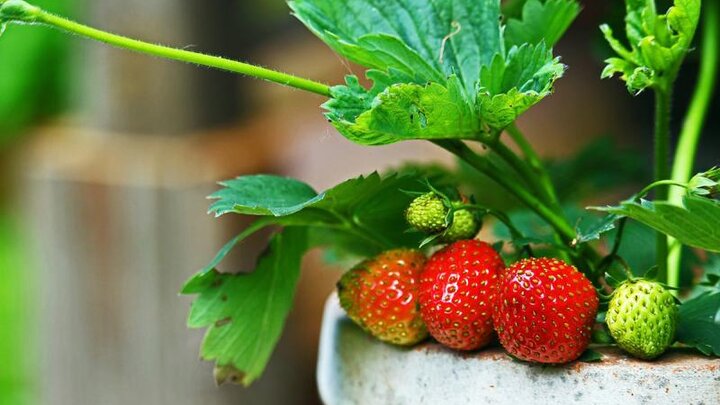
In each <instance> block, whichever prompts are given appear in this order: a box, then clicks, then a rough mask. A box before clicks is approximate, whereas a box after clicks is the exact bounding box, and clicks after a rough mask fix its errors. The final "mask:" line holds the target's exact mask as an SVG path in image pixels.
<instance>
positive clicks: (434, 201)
mask: <svg viewBox="0 0 720 405" xmlns="http://www.w3.org/2000/svg"><path fill="white" fill-rule="evenodd" d="M447 214H448V208H447V207H446V206H445V203H444V202H443V200H442V198H440V196H439V195H437V194H436V193H434V192H429V193H427V194H423V195H421V196H420V197H417V198H416V199H414V200H413V201H412V202H411V203H410V206H408V208H407V210H406V211H405V219H406V220H407V222H408V224H410V226H412V227H413V228H415V229H417V230H418V231H421V232H425V233H438V232H441V231H443V230H444V229H445V227H446V224H445V218H446V217H447Z"/></svg>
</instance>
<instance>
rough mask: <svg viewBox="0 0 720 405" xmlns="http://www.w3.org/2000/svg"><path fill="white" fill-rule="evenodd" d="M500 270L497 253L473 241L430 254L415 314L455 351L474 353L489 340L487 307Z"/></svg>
mask: <svg viewBox="0 0 720 405" xmlns="http://www.w3.org/2000/svg"><path fill="white" fill-rule="evenodd" d="M504 267H505V264H504V263H503V260H502V258H501V257H500V255H499V254H498V253H497V252H496V251H495V250H493V248H492V247H491V246H490V245H488V244H487V243H484V242H480V241H477V240H464V241H459V242H455V243H453V244H451V245H448V246H446V247H445V248H443V249H442V250H440V251H438V252H436V253H435V254H434V255H432V257H431V258H430V260H429V261H428V263H427V264H426V265H425V270H423V272H422V274H421V275H420V293H419V294H420V295H419V301H420V312H421V313H422V318H423V320H424V321H425V324H426V325H427V328H428V331H429V332H430V335H432V337H434V338H435V339H436V340H437V341H438V342H440V343H442V344H443V345H445V346H447V347H450V348H453V349H458V350H475V349H478V348H480V347H482V346H484V345H486V344H488V343H489V342H490V340H491V339H492V336H493V327H492V308H493V302H494V301H495V299H496V297H497V281H498V278H499V276H500V272H501V271H502V269H503V268H504Z"/></svg>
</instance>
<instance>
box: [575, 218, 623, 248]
mask: <svg viewBox="0 0 720 405" xmlns="http://www.w3.org/2000/svg"><path fill="white" fill-rule="evenodd" d="M618 219H620V217H619V216H617V215H615V214H610V215H605V216H604V217H602V218H600V219H598V220H596V221H594V222H592V223H591V224H590V225H589V226H587V227H585V226H582V225H583V224H582V223H580V224H578V226H577V227H576V228H575V232H576V233H577V237H576V238H575V240H576V242H577V243H587V242H590V241H593V240H598V239H600V235H602V234H604V233H605V232H609V231H611V230H613V229H615V221H617V220H618Z"/></svg>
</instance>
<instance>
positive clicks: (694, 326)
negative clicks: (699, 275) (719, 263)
mask: <svg viewBox="0 0 720 405" xmlns="http://www.w3.org/2000/svg"><path fill="white" fill-rule="evenodd" d="M676 337H677V340H678V342H680V343H683V344H686V345H689V346H692V347H695V348H696V349H698V350H699V351H700V352H702V353H703V354H705V355H715V356H720V291H716V292H706V293H704V294H702V295H699V296H697V297H695V298H693V299H690V300H688V301H685V302H684V303H683V304H682V305H680V313H679V317H678V329H677V336H676Z"/></svg>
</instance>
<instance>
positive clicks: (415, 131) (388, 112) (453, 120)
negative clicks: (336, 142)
mask: <svg viewBox="0 0 720 405" xmlns="http://www.w3.org/2000/svg"><path fill="white" fill-rule="evenodd" d="M356 80H357V79H355V78H351V79H350V80H349V82H348V86H355V83H356ZM460 85H461V84H460V82H459V80H458V79H457V78H456V77H455V76H452V77H450V78H449V79H448V81H447V86H443V85H441V84H438V83H430V84H427V85H419V84H414V83H403V84H394V85H392V86H390V87H388V88H387V89H385V90H384V91H383V92H381V93H380V94H379V95H378V96H377V98H375V99H374V101H373V102H372V104H371V106H370V107H369V108H368V109H367V110H365V111H364V112H362V113H361V114H360V115H358V116H357V117H352V116H351V114H349V113H348V111H347V108H345V109H341V110H338V109H337V108H336V106H337V105H338V101H337V100H331V101H329V102H328V103H326V104H325V105H324V107H325V108H326V109H328V110H329V112H328V114H327V117H328V119H330V121H331V122H332V124H333V125H334V126H335V127H336V128H337V129H338V131H340V133H342V134H343V135H345V137H347V138H348V139H350V140H351V141H353V142H356V143H359V144H362V145H386V144H390V143H394V142H398V141H402V140H410V139H445V138H461V139H469V138H473V137H475V136H476V135H477V134H478V133H479V132H480V122H479V120H478V117H477V115H476V112H475V110H474V108H473V107H472V105H471V104H469V103H468V100H467V99H466V98H465V96H464V95H463V93H462V88H461V87H460ZM349 88H352V87H347V88H346V87H345V86H340V87H334V88H333V89H332V94H333V96H334V97H335V95H337V96H338V97H340V100H341V101H340V102H344V101H345V100H346V99H347V98H346V94H347V92H348V90H349ZM355 88H356V89H357V87H355ZM355 94H356V95H357V97H358V99H359V100H361V101H363V102H364V103H367V101H365V100H367V99H369V97H368V96H367V92H365V94H363V93H362V90H361V91H360V92H358V93H355ZM352 108H353V109H354V111H359V110H361V109H362V107H359V108H356V107H352Z"/></svg>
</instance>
